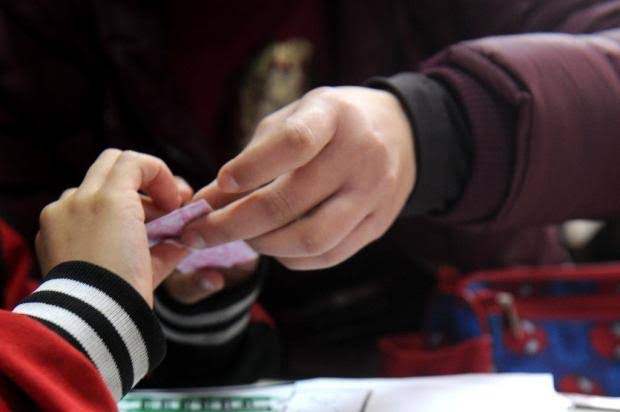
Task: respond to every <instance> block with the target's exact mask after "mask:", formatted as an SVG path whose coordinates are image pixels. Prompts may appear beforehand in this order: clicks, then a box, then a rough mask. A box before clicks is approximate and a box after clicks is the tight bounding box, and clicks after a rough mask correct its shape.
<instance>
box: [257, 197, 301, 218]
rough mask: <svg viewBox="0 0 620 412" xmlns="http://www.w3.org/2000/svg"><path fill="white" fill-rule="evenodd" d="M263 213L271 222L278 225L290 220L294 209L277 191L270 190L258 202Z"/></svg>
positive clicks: (287, 199)
mask: <svg viewBox="0 0 620 412" xmlns="http://www.w3.org/2000/svg"><path fill="white" fill-rule="evenodd" d="M259 203H260V204H261V205H262V207H263V212H264V214H265V215H266V217H268V218H269V219H271V220H272V221H275V222H276V223H277V224H279V225H283V224H285V223H288V222H289V220H291V218H292V216H293V213H294V208H293V203H292V202H291V199H290V198H289V197H288V196H287V195H286V194H284V193H282V192H280V191H279V190H271V191H269V192H266V193H265V194H264V195H263V196H261V199H260V202H259Z"/></svg>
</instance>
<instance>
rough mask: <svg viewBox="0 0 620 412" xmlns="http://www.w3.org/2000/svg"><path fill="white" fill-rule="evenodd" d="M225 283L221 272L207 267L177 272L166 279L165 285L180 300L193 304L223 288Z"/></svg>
mask: <svg viewBox="0 0 620 412" xmlns="http://www.w3.org/2000/svg"><path fill="white" fill-rule="evenodd" d="M224 284H225V280H224V276H223V275H222V274H221V273H220V272H218V271H216V270H213V269H206V270H200V271H197V272H194V273H187V274H186V273H178V272H177V273H175V274H173V275H172V276H170V277H169V278H168V279H167V280H166V282H165V283H164V286H165V288H166V291H167V292H168V294H169V295H170V296H172V297H173V298H174V299H176V300H177V301H178V302H181V303H184V304H186V305H191V304H193V303H196V302H198V301H200V300H202V299H205V298H208V297H209V296H211V295H213V294H215V293H217V292H218V291H220V290H222V288H223V287H224Z"/></svg>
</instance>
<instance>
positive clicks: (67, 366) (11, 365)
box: [0, 311, 116, 411]
mask: <svg viewBox="0 0 620 412" xmlns="http://www.w3.org/2000/svg"><path fill="white" fill-rule="evenodd" d="M0 342H2V352H1V353H0V411H19V410H46V411H112V410H115V409H116V402H115V401H114V399H113V397H112V394H111V392H110V391H109V389H108V387H107V385H106V383H105V382H104V380H103V379H102V378H101V375H100V374H99V372H98V371H97V369H96V368H95V367H94V365H93V364H92V363H91V362H90V361H89V360H88V358H87V357H85V356H84V355H83V354H82V353H81V352H79V351H78V350H77V349H76V348H74V347H73V346H72V345H71V344H69V343H68V342H67V341H65V340H64V339H63V338H61V337H60V336H59V335H57V334H56V333H54V332H52V331H51V330H50V329H48V328H46V327H45V326H43V325H42V324H40V323H39V322H37V321H36V320H34V319H31V318H30V317H28V316H24V315H19V314H15V313H11V312H7V311H0Z"/></svg>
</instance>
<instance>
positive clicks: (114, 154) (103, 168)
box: [80, 149, 123, 191]
mask: <svg viewBox="0 0 620 412" xmlns="http://www.w3.org/2000/svg"><path fill="white" fill-rule="evenodd" d="M121 153H123V152H122V151H120V150H118V149H106V150H104V151H103V152H102V153H101V154H100V155H99V157H98V158H97V160H95V163H93V164H92V165H91V166H90V168H89V169H88V172H86V176H84V180H82V184H81V185H80V189H85V190H92V191H94V190H97V189H99V188H100V187H101V186H102V185H103V182H104V181H105V179H106V177H107V176H108V173H110V170H111V169H112V167H113V166H114V163H116V160H117V159H118V158H119V156H120V155H121Z"/></svg>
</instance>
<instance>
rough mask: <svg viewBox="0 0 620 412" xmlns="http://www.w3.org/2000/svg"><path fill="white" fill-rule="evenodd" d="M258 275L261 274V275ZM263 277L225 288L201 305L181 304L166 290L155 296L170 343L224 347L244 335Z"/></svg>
mask: <svg viewBox="0 0 620 412" xmlns="http://www.w3.org/2000/svg"><path fill="white" fill-rule="evenodd" d="M257 273H258V272H257ZM261 284H262V276H261V275H259V274H256V275H254V276H252V277H251V278H250V279H248V280H247V281H245V282H243V283H241V284H239V285H237V286H235V287H233V288H230V289H225V290H223V291H222V292H219V293H217V294H216V295H214V296H211V297H209V298H207V299H204V300H202V301H200V302H198V303H195V304H191V305H186V304H183V303H180V302H177V301H176V300H175V299H174V298H172V297H171V296H170V295H169V294H168V293H167V292H166V290H165V289H164V288H159V289H158V290H157V292H156V295H155V305H154V306H155V313H156V314H157V316H158V317H159V319H160V321H161V325H162V329H163V331H164V334H165V336H166V338H168V339H169V340H171V341H173V342H176V343H180V344H184V345H190V346H210V347H213V346H221V345H225V344H227V343H229V342H231V341H232V340H234V339H235V338H237V337H239V336H241V335H242V334H243V333H244V332H245V331H246V330H247V327H248V325H249V323H250V317H251V315H250V310H251V308H252V305H253V304H254V303H255V302H256V299H257V298H258V295H259V293H260V286H261Z"/></svg>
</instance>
